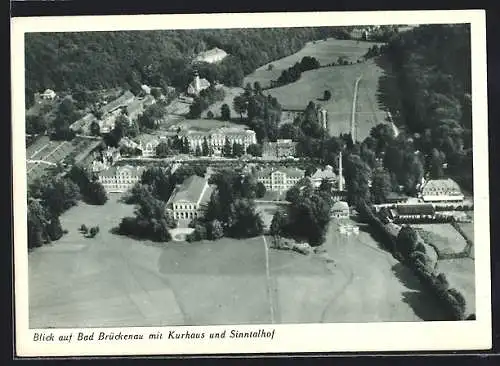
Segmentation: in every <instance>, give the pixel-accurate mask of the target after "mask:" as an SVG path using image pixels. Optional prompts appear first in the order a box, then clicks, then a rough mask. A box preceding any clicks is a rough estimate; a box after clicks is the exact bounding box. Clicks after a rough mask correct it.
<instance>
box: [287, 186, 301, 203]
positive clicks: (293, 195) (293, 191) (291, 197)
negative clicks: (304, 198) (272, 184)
mask: <svg viewBox="0 0 500 366" xmlns="http://www.w3.org/2000/svg"><path fill="white" fill-rule="evenodd" d="M299 197H300V189H299V187H297V186H293V187H292V188H290V189H289V190H288V191H286V196H285V199H286V200H287V201H288V202H291V203H295V202H297V201H298V200H299Z"/></svg>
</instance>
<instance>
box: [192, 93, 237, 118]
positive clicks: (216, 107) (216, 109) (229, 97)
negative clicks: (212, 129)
mask: <svg viewBox="0 0 500 366" xmlns="http://www.w3.org/2000/svg"><path fill="white" fill-rule="evenodd" d="M223 89H224V92H225V97H224V100H222V101H220V102H216V103H214V104H212V105H211V106H210V107H209V108H208V109H207V110H206V111H203V113H202V114H201V116H202V118H207V113H208V112H209V111H211V112H212V113H213V114H214V117H215V118H219V117H220V115H221V114H220V109H221V107H222V105H223V104H227V105H228V106H229V109H230V110H231V118H238V119H239V118H240V115H239V114H238V113H236V111H235V110H234V108H233V100H234V97H236V96H238V95H240V94H241V93H243V88H228V87H226V86H224V87H223Z"/></svg>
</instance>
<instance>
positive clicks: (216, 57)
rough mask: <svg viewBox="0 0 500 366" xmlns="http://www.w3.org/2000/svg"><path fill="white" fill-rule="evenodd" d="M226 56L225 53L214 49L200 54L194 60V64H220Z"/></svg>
mask: <svg viewBox="0 0 500 366" xmlns="http://www.w3.org/2000/svg"><path fill="white" fill-rule="evenodd" d="M227 56H228V54H227V52H226V51H224V50H222V49H220V48H217V47H214V48H212V49H210V50H208V51H204V52H200V53H199V54H197V55H196V57H195V58H194V62H208V63H211V64H213V63H216V62H220V61H222V60H223V59H225V58H226V57H227Z"/></svg>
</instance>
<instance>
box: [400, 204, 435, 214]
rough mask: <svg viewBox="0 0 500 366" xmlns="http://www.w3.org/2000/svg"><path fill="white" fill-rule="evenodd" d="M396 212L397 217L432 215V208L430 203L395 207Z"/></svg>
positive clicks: (433, 211)
mask: <svg viewBox="0 0 500 366" xmlns="http://www.w3.org/2000/svg"><path fill="white" fill-rule="evenodd" d="M396 212H397V214H398V215H434V213H435V210H434V206H433V205H432V204H430V203H421V204H410V205H403V204H401V205H397V206H396Z"/></svg>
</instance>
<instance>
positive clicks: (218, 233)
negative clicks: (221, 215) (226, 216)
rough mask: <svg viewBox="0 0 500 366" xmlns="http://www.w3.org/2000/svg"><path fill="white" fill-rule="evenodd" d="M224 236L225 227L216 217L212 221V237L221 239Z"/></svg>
mask: <svg viewBox="0 0 500 366" xmlns="http://www.w3.org/2000/svg"><path fill="white" fill-rule="evenodd" d="M223 236H224V229H223V227H222V223H221V222H220V221H219V220H217V219H215V220H212V221H211V222H210V238H211V239H212V240H217V239H220V238H222V237H223Z"/></svg>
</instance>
